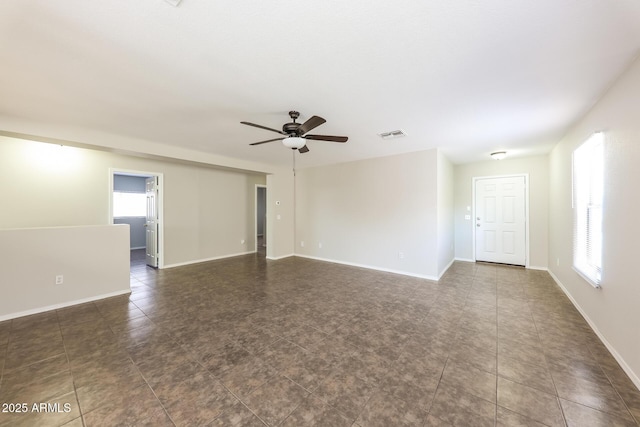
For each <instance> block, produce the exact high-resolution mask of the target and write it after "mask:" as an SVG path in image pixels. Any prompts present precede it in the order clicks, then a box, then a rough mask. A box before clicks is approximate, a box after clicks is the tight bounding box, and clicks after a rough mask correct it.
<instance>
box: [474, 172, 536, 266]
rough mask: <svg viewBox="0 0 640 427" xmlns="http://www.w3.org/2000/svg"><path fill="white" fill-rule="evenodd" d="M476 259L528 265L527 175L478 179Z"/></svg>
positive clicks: (476, 189)
mask: <svg viewBox="0 0 640 427" xmlns="http://www.w3.org/2000/svg"><path fill="white" fill-rule="evenodd" d="M475 191H476V200H475V207H476V209H475V213H476V217H475V229H476V261H487V262H499V263H503V264H513V265H522V266H524V265H525V264H526V245H527V242H526V205H525V203H526V197H525V196H526V187H525V177H524V176H512V177H500V178H481V179H478V180H476V188H475Z"/></svg>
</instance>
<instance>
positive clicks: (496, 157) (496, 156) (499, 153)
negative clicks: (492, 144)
mask: <svg viewBox="0 0 640 427" xmlns="http://www.w3.org/2000/svg"><path fill="white" fill-rule="evenodd" d="M491 157H492V158H493V159H494V160H502V159H504V158H505V157H507V152H506V151H495V152H493V153H491Z"/></svg>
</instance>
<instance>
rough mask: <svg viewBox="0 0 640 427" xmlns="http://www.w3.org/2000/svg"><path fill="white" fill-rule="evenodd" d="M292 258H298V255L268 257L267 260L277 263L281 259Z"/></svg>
mask: <svg viewBox="0 0 640 427" xmlns="http://www.w3.org/2000/svg"><path fill="white" fill-rule="evenodd" d="M292 256H296V254H287V255H282V256H268V257H267V259H269V260H271V261H277V260H279V259H284V258H291V257H292Z"/></svg>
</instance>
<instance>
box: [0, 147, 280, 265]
mask: <svg viewBox="0 0 640 427" xmlns="http://www.w3.org/2000/svg"><path fill="white" fill-rule="evenodd" d="M110 169H116V170H137V171H144V172H156V173H162V174H163V176H164V186H165V188H164V250H165V253H164V264H165V266H167V265H176V264H183V263H189V262H194V261H199V260H206V259H211V258H217V257H223V256H229V255H233V254H239V253H244V252H248V251H253V250H254V247H255V243H254V239H255V224H254V217H255V197H254V195H255V184H264V183H265V177H264V175H258V174H256V175H254V174H247V173H240V172H231V171H225V170H217V169H212V168H205V167H199V166H188V165H184V164H179V163H170V162H166V161H159V160H150V159H144V158H139V157H130V156H124V155H118V154H113V153H108V152H103V151H96V150H90V149H82V148H74V147H66V146H65V147H61V146H58V145H53V144H45V143H40V142H33V141H26V140H20V139H15V138H8V137H0V200H1V201H2V209H0V229H10V228H31V227H55V226H72V225H99V224H103V225H106V224H108V222H109V207H108V204H109V180H110V179H111V176H110V174H109V170H110ZM291 228H292V227H291ZM241 240H245V243H244V244H241ZM51 250H53V249H51ZM161 256H162V255H161Z"/></svg>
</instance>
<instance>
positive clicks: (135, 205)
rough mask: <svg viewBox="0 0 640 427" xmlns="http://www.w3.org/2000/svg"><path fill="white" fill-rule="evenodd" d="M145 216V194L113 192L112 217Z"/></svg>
mask: <svg viewBox="0 0 640 427" xmlns="http://www.w3.org/2000/svg"><path fill="white" fill-rule="evenodd" d="M131 216H136V217H141V216H142V217H144V216H147V195H146V194H145V193H123V192H118V191H114V192H113V217H114V218H122V217H131Z"/></svg>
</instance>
